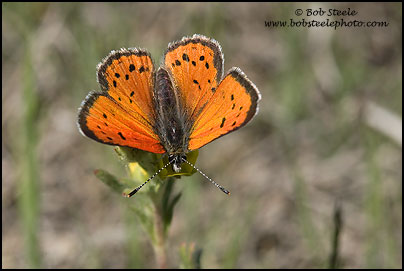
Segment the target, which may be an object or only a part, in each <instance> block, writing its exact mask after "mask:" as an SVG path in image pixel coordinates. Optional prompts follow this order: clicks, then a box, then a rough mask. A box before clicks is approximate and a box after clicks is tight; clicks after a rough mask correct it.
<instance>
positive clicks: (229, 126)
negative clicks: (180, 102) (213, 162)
mask: <svg viewBox="0 0 404 271" xmlns="http://www.w3.org/2000/svg"><path fill="white" fill-rule="evenodd" d="M259 100H260V93H259V91H258V89H257V87H256V86H255V85H254V84H253V83H252V82H251V81H250V80H249V79H248V78H247V76H246V75H245V74H244V73H243V72H242V71H241V70H240V69H239V68H232V69H231V70H230V71H229V72H228V74H227V75H226V76H225V78H224V79H223V80H222V81H221V82H220V84H219V86H218V87H217V89H216V91H215V94H214V95H213V96H212V98H211V99H210V101H209V103H208V104H207V105H206V106H205V107H204V108H203V109H202V111H201V113H200V114H199V116H198V117H197V119H196V120H195V121H194V125H193V128H192V131H191V134H190V139H189V147H188V148H189V150H196V149H199V148H201V147H202V146H204V145H206V144H207V143H209V142H211V141H213V140H215V139H217V138H219V137H221V136H223V135H226V134H228V133H230V132H233V131H235V130H237V129H239V128H240V127H242V126H244V125H245V124H247V122H249V121H250V120H251V119H252V117H253V116H254V115H255V114H256V113H257V112H258V101H259Z"/></svg>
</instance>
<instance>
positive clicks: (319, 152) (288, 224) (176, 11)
mask: <svg viewBox="0 0 404 271" xmlns="http://www.w3.org/2000/svg"><path fill="white" fill-rule="evenodd" d="M320 6H321V7H323V8H340V9H343V8H348V7H349V8H351V9H355V10H357V11H358V13H359V14H358V15H357V16H355V18H354V19H360V20H379V21H380V20H384V21H388V22H389V26H388V27H386V28H341V29H338V30H333V29H319V28H311V29H307V28H266V27H265V26H264V21H265V20H289V19H290V18H295V19H296V16H295V15H294V11H295V9H296V8H302V9H305V8H309V7H312V8H316V7H320ZM2 15H3V17H2V30H3V31H2V67H3V70H2V79H3V81H2V113H3V117H2V128H3V131H2V188H3V190H2V267H3V268H26V267H34V266H42V267H45V268H79V267H84V268H93V267H104V268H125V267H137V268H143V267H145V268H147V267H155V263H154V258H153V254H152V248H151V246H150V244H149V243H148V240H147V238H146V236H145V235H144V234H143V232H142V229H139V226H138V224H137V222H136V219H135V218H134V217H131V216H130V212H129V211H128V210H127V209H126V208H125V204H123V203H124V201H126V200H127V199H124V198H120V197H119V196H118V195H115V194H113V193H111V191H110V190H109V189H108V188H107V187H106V186H104V185H103V184H102V183H101V182H99V181H98V180H97V179H96V178H95V176H94V174H93V170H94V169H96V168H104V169H107V170H109V171H111V172H114V173H116V174H117V175H120V176H124V175H125V171H124V168H123V167H122V165H121V164H119V163H118V162H117V159H116V158H115V155H114V152H113V149H112V147H110V146H107V145H102V144H98V143H96V142H94V141H91V140H89V139H86V138H84V137H83V136H81V135H80V134H79V132H78V130H77V127H76V124H75V120H76V114H77V108H78V106H79V105H80V102H81V100H82V99H83V98H84V97H85V96H86V94H87V93H88V92H89V91H90V90H94V89H98V88H99V87H98V85H97V83H96V79H95V67H96V65H97V63H98V62H99V61H100V60H101V59H102V58H103V57H104V56H106V55H107V54H108V53H109V51H111V50H113V49H119V48H121V47H143V48H147V49H148V50H149V51H150V52H151V54H152V56H154V59H155V62H156V63H159V61H160V58H161V56H162V53H163V50H164V49H165V48H166V46H167V44H168V42H170V41H173V40H177V39H180V38H181V37H182V36H185V35H192V34H194V33H200V34H204V35H206V36H209V37H212V38H215V39H216V40H218V41H219V42H220V44H221V45H222V48H223V52H224V55H225V70H228V69H229V68H231V67H233V66H238V67H240V68H241V69H242V70H243V71H244V72H245V73H246V74H247V75H248V76H249V78H250V79H251V80H252V81H253V82H255V84H256V85H257V86H258V88H259V89H260V91H261V93H262V101H261V103H260V112H259V114H258V115H257V116H256V118H255V119H254V120H253V121H252V122H251V123H250V124H249V125H248V126H247V127H245V128H243V129H241V130H239V131H238V132H237V133H234V134H231V135H229V136H226V137H223V138H221V139H220V140H217V141H215V142H212V143H211V144H209V145H207V146H206V147H204V148H203V149H202V150H201V151H200V155H199V160H198V163H197V165H198V166H199V167H200V168H201V169H203V170H204V171H205V172H206V173H207V174H208V175H209V176H211V177H212V178H213V179H215V180H216V181H217V182H219V183H221V184H222V185H223V186H225V187H227V188H228V189H229V190H230V191H231V192H232V196H231V197H226V196H224V195H223V194H222V193H221V192H220V191H218V190H217V189H215V188H214V187H213V186H212V185H210V184H208V183H207V182H205V181H204V180H203V179H202V177H201V176H198V175H197V174H195V175H194V176H192V177H189V178H182V179H181V180H179V181H177V184H176V186H177V189H182V190H183V191H184V193H183V198H182V199H181V200H180V203H179V205H178V206H177V208H176V213H175V216H174V221H173V225H172V227H171V230H170V239H169V242H170V243H169V247H170V250H169V253H170V255H169V256H170V263H171V266H173V267H176V266H177V264H178V258H179V249H180V246H181V244H182V243H184V242H187V243H191V242H195V245H196V247H197V248H201V249H203V253H202V257H201V262H202V267H204V268H213V267H222V268H224V267H226V268H231V267H235V268H294V267H301V268H316V267H317V268H319V267H320V268H321V267H327V266H328V264H329V257H330V254H331V246H332V245H331V240H332V234H333V227H334V222H333V211H334V206H335V204H336V202H337V203H338V204H339V205H340V206H341V208H342V220H343V228H342V229H341V234H340V247H339V254H340V255H339V256H340V262H339V266H340V267H343V268H366V267H370V268H402V256H401V254H402V146H401V144H402V143H401V140H402V139H401V138H402V133H401V126H402V122H401V119H402V4H401V3H349V4H347V3H341V4H321V3H315V4H307V3H301V4H290V3H288V4H276V3H253V4H246V3H207V4H203V3H171V4H170V3H133V4H131V3H124V4H123V3H113V4H112V3H81V4H80V3H34V4H31V3H3V4H2ZM30 178H31V179H30ZM30 181H33V182H30ZM27 182H28V183H31V184H33V187H29V186H26V184H27ZM35 189H36V190H35ZM24 193H27V195H29V201H28V202H25V203H21V202H20V201H19V198H24V197H19V196H20V195H24ZM131 200H136V199H131ZM36 204H37V205H38V206H37V207H35V205H36ZM18 206H21V208H20V210H19V208H18ZM24 208H25V209H24ZM35 208H37V209H35ZM36 210H37V211H36ZM30 214H31V215H30ZM24 217H25V218H24ZM27 223H28V225H30V224H29V223H32V225H31V226H32V228H33V229H35V228H36V227H37V233H38V235H37V238H38V242H36V240H35V233H34V237H33V239H30V241H27V240H24V238H25V237H24V236H26V234H25V233H26V231H27V228H26V224H27ZM28 230H29V229H28ZM36 243H37V244H38V246H35V244H36ZM27 244H33V246H32V247H31V248H30V249H29V248H27ZM32 253H34V254H33V255H28V254H32ZM35 253H36V255H35Z"/></svg>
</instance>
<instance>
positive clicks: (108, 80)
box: [77, 34, 261, 196]
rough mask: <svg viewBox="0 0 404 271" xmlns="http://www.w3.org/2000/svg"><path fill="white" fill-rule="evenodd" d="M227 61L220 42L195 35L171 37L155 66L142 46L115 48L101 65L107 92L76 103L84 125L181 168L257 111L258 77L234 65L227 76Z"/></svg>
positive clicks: (100, 137) (99, 136)
mask: <svg viewBox="0 0 404 271" xmlns="http://www.w3.org/2000/svg"><path fill="white" fill-rule="evenodd" d="M223 66H224V57H223V53H222V49H221V46H220V45H219V43H218V42H217V41H216V40H214V39H211V38H208V37H205V36H203V35H198V34H195V35H193V36H192V37H184V38H182V39H181V40H179V41H176V42H172V43H169V44H168V48H167V50H166V51H165V53H164V57H163V61H162V64H161V65H160V66H159V67H158V68H156V67H155V65H154V63H153V60H152V58H151V55H150V53H149V52H148V51H147V50H145V49H139V48H130V49H120V50H117V51H112V52H111V53H110V54H109V55H108V56H107V57H105V58H104V59H103V60H102V62H101V63H99V64H98V66H97V79H98V83H99V84H100V86H101V89H102V91H101V92H94V91H93V92H90V93H89V94H88V95H87V97H86V98H85V99H84V101H83V102H82V104H81V107H80V108H79V113H78V121H77V124H78V127H79V130H80V131H81V133H82V134H83V135H85V136H87V137H89V138H91V139H94V140H96V141H98V142H101V143H104V144H109V145H117V146H127V147H131V148H136V149H140V150H144V151H148V152H152V153H158V154H167V155H168V161H169V163H168V164H167V165H165V166H164V167H163V168H165V167H167V166H168V165H172V168H173V170H174V171H175V172H179V171H180V170H181V165H182V164H183V163H188V164H190V163H189V162H188V161H187V156H186V155H187V153H189V152H191V151H193V150H197V149H199V148H201V147H203V146H204V145H206V144H208V143H209V142H212V141H213V140H215V139H218V138H220V137H222V136H224V135H227V134H229V133H231V132H233V131H236V130H237V129H239V128H241V127H243V126H244V125H246V124H247V123H248V122H249V121H250V120H251V119H252V118H253V117H254V116H255V115H256V114H257V112H258V102H259V100H260V99H261V94H260V92H259V91H258V89H257V87H256V86H255V85H254V83H252V82H251V81H250V80H249V79H248V78H247V76H246V75H245V74H244V73H243V72H242V71H241V69H240V68H237V67H233V68H231V69H230V70H229V71H228V72H227V74H226V75H225V76H223ZM192 166H193V165H192ZM195 169H196V168H195ZM160 170H162V169H160ZM198 171H199V170H198ZM156 174H157V173H156ZM202 174H203V173H202ZM203 175H204V176H205V177H206V175H205V174H203ZM152 177H154V176H152ZM149 180H150V179H149ZM209 180H210V179H209ZM210 181H211V182H213V181H212V180H210ZM146 182H147V181H146ZM146 182H145V183H146ZM145 183H144V184H145ZM213 183H214V182H213ZM144 184H143V185H144ZM214 184H215V185H216V186H218V187H219V188H220V189H222V191H223V192H225V193H227V194H228V191H227V190H225V189H224V188H223V187H221V186H220V185H218V184H216V183H214ZM143 185H141V186H140V187H138V188H137V189H135V190H134V191H132V192H131V193H130V194H129V196H131V195H133V194H135V193H136V192H137V191H138V190H139V189H140V188H141V187H142V186H143Z"/></svg>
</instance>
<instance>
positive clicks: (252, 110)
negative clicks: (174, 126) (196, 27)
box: [164, 35, 260, 150]
mask: <svg viewBox="0 0 404 271" xmlns="http://www.w3.org/2000/svg"><path fill="white" fill-rule="evenodd" d="M164 63H165V66H166V68H167V69H168V70H170V71H171V73H172V76H173V79H174V83H175V84H176V86H177V88H178V90H179V92H180V94H181V97H182V101H183V104H184V107H185V110H186V111H185V113H186V115H188V121H189V122H192V128H191V129H190V135H189V142H188V149H189V150H196V149H199V148H201V147H202V146H204V145H206V144H208V143H209V142H211V141H213V140H215V139H217V138H219V137H221V136H223V135H225V134H228V133H230V132H232V131H235V130H237V129H238V128H240V127H242V126H244V125H245V124H246V123H247V122H248V121H249V120H251V118H252V117H253V116H254V115H255V114H256V113H257V111H258V101H259V100H260V93H259V91H258V89H257V88H256V87H255V85H254V84H253V83H252V82H251V81H250V80H248V78H247V77H246V76H245V74H244V73H243V72H242V71H241V70H240V69H239V68H232V69H231V70H230V71H229V73H228V74H227V76H226V77H225V78H224V79H223V80H222V81H220V80H221V78H222V76H223V54H222V50H221V47H220V45H219V44H218V43H217V42H216V41H215V40H213V39H209V38H207V37H204V36H201V35H194V36H193V37H191V38H183V39H182V40H181V41H178V42H175V43H172V44H169V47H168V49H167V52H166V53H165V59H164ZM219 83H220V84H219Z"/></svg>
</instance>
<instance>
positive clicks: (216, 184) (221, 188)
mask: <svg viewBox="0 0 404 271" xmlns="http://www.w3.org/2000/svg"><path fill="white" fill-rule="evenodd" d="M182 161H184V162H185V163H187V164H188V165H190V166H191V167H193V168H194V169H196V170H197V171H198V172H199V173H201V174H202V176H203V177H205V178H206V179H208V180H209V181H210V182H211V183H213V184H214V185H215V186H216V187H217V188H219V189H220V190H222V191H223V193H225V194H227V195H230V191H229V190H227V189H226V188H224V187H223V186H221V185H220V184H218V183H216V182H215V181H214V180H212V179H211V178H209V177H208V176H206V174H205V173H203V172H202V171H201V170H200V169H199V168H197V167H195V166H194V165H193V164H191V163H190V162H188V161H187V160H186V159H184V158H182Z"/></svg>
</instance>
